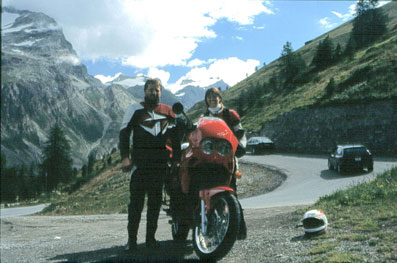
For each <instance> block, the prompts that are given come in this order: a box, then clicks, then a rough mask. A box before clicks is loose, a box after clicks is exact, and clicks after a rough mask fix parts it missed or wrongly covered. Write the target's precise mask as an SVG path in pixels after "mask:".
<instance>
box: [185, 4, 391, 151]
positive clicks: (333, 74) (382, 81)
mask: <svg viewBox="0 0 397 263" xmlns="http://www.w3.org/2000/svg"><path fill="white" fill-rule="evenodd" d="M381 9H382V10H383V12H384V13H385V14H386V15H387V16H388V22H387V28H388V32H387V34H386V35H384V36H383V37H382V38H381V39H380V40H379V41H377V42H375V43H373V44H372V45H371V46H369V47H367V48H364V49H361V50H359V51H357V52H356V53H354V55H353V56H352V57H343V58H342V59H341V60H340V61H339V62H337V63H335V64H333V65H330V66H329V67H327V68H325V69H324V70H322V71H318V72H317V71H314V70H313V69H311V68H310V67H309V69H308V72H307V73H306V74H304V76H303V77H302V78H300V81H299V82H297V83H294V85H295V86H293V87H292V88H291V87H284V86H282V84H281V87H280V82H277V76H278V75H279V72H280V70H281V63H280V59H277V60H275V61H273V62H272V63H270V64H269V65H267V66H265V67H263V68H261V69H259V70H258V71H257V72H255V73H254V74H252V75H251V76H249V77H248V78H246V79H244V80H243V81H241V82H239V83H238V84H236V85H235V86H234V87H232V88H231V89H228V90H227V91H225V92H224V93H223V94H224V95H223V96H224V104H225V105H226V106H227V107H229V108H234V109H236V110H238V111H239V113H240V114H241V116H242V123H243V126H244V128H245V129H246V130H247V131H249V132H250V133H254V134H261V135H266V136H269V134H268V133H269V129H270V130H271V131H272V132H271V135H272V136H273V135H274V136H273V137H272V136H269V137H271V139H273V140H275V141H277V143H278V146H279V147H278V148H279V149H282V150H287V149H289V150H292V151H308V150H306V149H305V148H304V147H305V145H307V144H308V140H307V136H305V137H304V138H303V137H301V138H299V136H298V135H297V134H295V136H293V139H294V141H295V142H297V145H296V146H292V147H289V146H288V145H287V144H288V143H290V140H288V141H286V140H285V137H284V136H286V133H285V132H282V131H285V130H286V129H289V128H290V126H291V124H292V125H294V123H295V122H294V121H293V122H292V123H291V122H287V123H280V122H278V123H277V124H275V125H278V126H280V127H279V129H274V125H273V126H272V127H269V125H270V126H271V124H269V123H270V122H271V121H275V120H276V119H277V118H282V116H283V115H285V114H287V113H291V114H293V112H294V111H297V110H300V111H305V110H306V112H305V113H304V114H302V115H303V116H306V117H307V118H311V115H312V111H313V109H318V108H324V107H338V108H339V109H345V110H342V112H341V115H340V116H341V117H342V118H339V119H338V118H336V119H334V120H333V121H335V122H342V123H346V121H351V120H355V118H356V117H357V118H358V117H359V118H361V119H362V120H364V121H365V120H366V119H374V118H379V115H377V114H372V113H371V110H366V108H365V107H364V112H366V113H365V114H362V115H363V116H352V117H349V118H350V119H349V118H343V116H344V114H345V113H346V114H348V111H349V109H348V108H346V107H347V106H348V105H373V104H372V103H375V104H374V105H378V106H379V102H381V105H383V104H382V102H384V103H386V104H387V105H391V106H389V107H391V110H390V111H388V113H387V115H381V118H383V119H384V121H385V122H386V123H387V125H386V126H385V127H383V128H382V130H384V129H387V130H390V129H393V125H394V124H395V121H396V120H395V119H396V118H395V117H393V116H395V110H394V109H395V107H396V103H395V102H394V101H395V100H396V98H397V85H396V83H397V74H396V72H397V32H396V31H397V2H391V3H389V4H387V5H385V6H383V7H381ZM351 29H352V21H349V22H347V23H345V24H343V25H341V26H340V27H338V28H336V29H334V30H332V31H330V32H327V33H326V34H323V35H322V36H319V37H318V38H316V39H313V40H311V41H308V42H306V45H305V46H303V47H301V48H300V49H298V50H297V51H296V53H297V54H299V55H301V57H302V58H303V59H304V60H305V62H306V65H308V66H309V65H310V63H311V61H312V60H313V57H314V54H315V52H316V49H317V47H318V44H319V42H320V41H322V40H324V39H325V38H326V37H327V36H329V38H330V39H331V40H332V42H333V44H334V46H336V45H337V44H340V45H341V47H342V50H343V49H344V48H345V46H346V43H347V40H348V38H349V33H350V31H351ZM292 44H293V43H292ZM281 50H282V47H280V53H281ZM331 79H333V81H334V84H333V85H334V87H335V88H334V92H333V93H332V95H331V96H328V95H327V93H326V87H327V85H328V84H329V83H330V81H331ZM272 81H273V82H272ZM261 89H262V90H261ZM263 89H264V90H263ZM258 90H260V93H259V92H258ZM241 101H244V103H243V105H241ZM204 110H205V104H204V102H203V101H202V102H200V103H198V104H196V105H195V106H194V107H192V108H191V110H190V111H189V115H190V116H191V117H192V118H193V119H196V118H198V116H200V114H202V113H203V112H204ZM352 118H353V119H352ZM320 119H321V117H320ZM299 121H302V119H300V120H299ZM299 121H298V120H296V123H297V126H298V127H297V129H298V130H299ZM313 121H314V120H313ZM305 123H306V125H309V126H310V125H313V126H316V123H312V122H310V121H307V120H306V121H305ZM372 125H377V124H376V123H372V124H370V125H369V126H370V127H372ZM265 126H266V127H267V128H265ZM394 127H395V126H394ZM322 128H324V127H322ZM322 128H319V129H322ZM341 128H343V125H341ZM365 128H368V126H367V125H364V126H362V125H357V129H353V130H351V131H350V132H348V134H346V135H343V136H338V137H336V138H333V139H332V140H330V142H329V143H327V145H326V147H323V145H322V142H321V139H320V138H317V139H316V138H314V140H313V143H312V144H315V145H316V146H314V147H313V148H312V149H311V150H309V152H319V151H327V150H328V148H329V147H330V146H331V145H333V144H335V143H339V142H342V141H349V137H352V136H351V135H352V134H354V133H357V131H359V132H360V130H361V133H362V131H365ZM325 129H329V127H326V128H325ZM371 130H377V129H372V128H371ZM382 130H381V131H380V132H382ZM307 132H311V133H310V134H311V136H312V137H313V136H314V137H316V135H317V132H316V129H314V131H307ZM332 132H334V133H335V134H338V133H341V132H342V131H340V130H332ZM374 132H375V131H374ZM310 134H309V135H310ZM276 135H280V136H276ZM320 137H323V134H321V136H320ZM341 137H343V138H341ZM364 137H365V138H361V137H360V138H351V140H352V141H353V140H354V141H356V142H357V141H360V142H363V143H369V144H376V143H378V142H375V141H374V140H373V139H371V138H372V137H376V134H368V136H364ZM370 137H371V138H370ZM386 137H387V138H385V139H382V140H381V142H380V143H381V145H385V146H387V145H390V143H391V142H392V141H390V140H393V138H396V137H397V136H396V135H395V134H393V131H392V130H391V131H390V136H386ZM391 145H395V143H393V142H392V144H391ZM380 148H382V147H380ZM394 148H397V147H394ZM395 151H396V150H393V149H392V148H391V147H390V146H389V147H388V150H387V151H386V152H388V153H390V152H395Z"/></svg>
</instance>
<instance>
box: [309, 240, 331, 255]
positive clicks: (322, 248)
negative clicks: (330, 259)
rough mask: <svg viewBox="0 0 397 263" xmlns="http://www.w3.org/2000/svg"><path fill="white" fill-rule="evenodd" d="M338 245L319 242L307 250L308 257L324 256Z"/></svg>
mask: <svg viewBox="0 0 397 263" xmlns="http://www.w3.org/2000/svg"><path fill="white" fill-rule="evenodd" d="M337 245H338V243H337V242H328V241H327V242H321V243H320V244H319V245H318V246H316V247H314V248H312V249H310V250H309V252H308V253H309V255H317V254H325V253H327V252H329V251H330V250H333V249H334V248H335V247H336V246H337Z"/></svg>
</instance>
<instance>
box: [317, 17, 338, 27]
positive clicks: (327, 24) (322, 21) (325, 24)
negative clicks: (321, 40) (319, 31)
mask: <svg viewBox="0 0 397 263" xmlns="http://www.w3.org/2000/svg"><path fill="white" fill-rule="evenodd" d="M318 22H319V23H320V24H321V25H322V26H323V27H324V28H326V29H330V28H333V27H335V26H336V25H337V24H336V23H331V22H330V19H329V18H328V17H324V18H322V19H320V20H319V21H318Z"/></svg>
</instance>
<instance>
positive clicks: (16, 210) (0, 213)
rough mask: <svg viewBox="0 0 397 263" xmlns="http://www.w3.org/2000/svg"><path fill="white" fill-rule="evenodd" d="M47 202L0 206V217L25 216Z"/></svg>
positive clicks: (39, 209) (41, 208)
mask: <svg viewBox="0 0 397 263" xmlns="http://www.w3.org/2000/svg"><path fill="white" fill-rule="evenodd" d="M47 205H48V204H40V205H35V206H24V207H13V208H1V210H0V218H7V217H16V216H25V215H31V214H35V213H37V212H40V211H41V210H43V209H44V208H45V207H46V206H47Z"/></svg>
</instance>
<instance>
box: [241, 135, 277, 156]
mask: <svg viewBox="0 0 397 263" xmlns="http://www.w3.org/2000/svg"><path fill="white" fill-rule="evenodd" d="M272 150H274V143H273V141H272V140H270V139H269V138H267V137H251V138H249V139H248V141H247V152H250V153H251V154H261V153H265V152H270V151H272Z"/></svg>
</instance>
